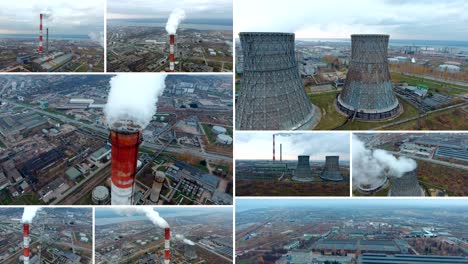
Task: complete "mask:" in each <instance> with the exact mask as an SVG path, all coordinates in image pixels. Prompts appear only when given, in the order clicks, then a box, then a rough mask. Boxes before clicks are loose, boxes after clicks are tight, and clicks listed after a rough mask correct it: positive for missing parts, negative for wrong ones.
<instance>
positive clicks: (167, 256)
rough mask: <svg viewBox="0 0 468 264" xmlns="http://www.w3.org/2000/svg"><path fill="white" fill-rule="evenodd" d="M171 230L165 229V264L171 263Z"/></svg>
mask: <svg viewBox="0 0 468 264" xmlns="http://www.w3.org/2000/svg"><path fill="white" fill-rule="evenodd" d="M170 241H171V229H170V228H169V227H166V228H164V264H169V262H170V261H171V245H170V243H171V242H170Z"/></svg>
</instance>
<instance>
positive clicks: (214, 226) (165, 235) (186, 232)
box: [95, 208, 233, 264]
mask: <svg viewBox="0 0 468 264" xmlns="http://www.w3.org/2000/svg"><path fill="white" fill-rule="evenodd" d="M149 210H153V209H149ZM156 211H157V212H158V213H159V214H158V215H156V214H155V213H154V211H153V212H149V213H148V212H147V211H146V212H144V215H146V217H143V216H142V212H141V211H138V210H136V211H135V212H132V211H125V209H119V208H117V209H114V208H113V209H97V210H96V220H97V222H96V255H95V256H96V259H95V261H96V263H161V264H162V263H169V261H170V263H232V262H233V245H232V236H233V233H232V209H231V208H197V209H190V208H177V209H164V208H158V209H156ZM130 214H131V215H130ZM150 220H151V221H153V223H154V221H156V220H157V222H158V223H159V224H165V225H164V227H161V226H155V224H153V223H152V222H151V221H150ZM166 221H167V222H166ZM165 240H166V243H165ZM165 250H170V255H169V256H167V255H165V254H164V251H165ZM168 257H169V258H170V259H169V258H168Z"/></svg>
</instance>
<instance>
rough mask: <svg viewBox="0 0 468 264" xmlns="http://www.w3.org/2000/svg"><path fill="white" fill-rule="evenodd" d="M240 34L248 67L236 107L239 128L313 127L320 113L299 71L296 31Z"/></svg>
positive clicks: (245, 62) (279, 128)
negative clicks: (291, 32) (295, 42)
mask: <svg viewBox="0 0 468 264" xmlns="http://www.w3.org/2000/svg"><path fill="white" fill-rule="evenodd" d="M239 35H240V40H241V45H242V51H243V58H244V64H243V66H244V67H243V75H242V79H241V88H240V92H239V99H238V103H237V108H236V127H237V129H240V130H296V129H310V128H312V127H313V126H314V123H315V122H316V119H318V117H317V115H318V114H317V111H316V109H315V106H313V105H312V103H311V102H310V100H309V98H308V96H307V94H306V92H305V90H304V85H303V82H302V80H301V77H300V75H299V69H298V66H297V61H296V55H295V51H294V45H295V44H294V34H290V33H251V32H243V33H240V34H239Z"/></svg>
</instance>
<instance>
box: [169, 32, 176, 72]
mask: <svg viewBox="0 0 468 264" xmlns="http://www.w3.org/2000/svg"><path fill="white" fill-rule="evenodd" d="M174 39H175V35H174V34H170V35H169V71H170V72H174V62H175V59H174V43H175V40H174Z"/></svg>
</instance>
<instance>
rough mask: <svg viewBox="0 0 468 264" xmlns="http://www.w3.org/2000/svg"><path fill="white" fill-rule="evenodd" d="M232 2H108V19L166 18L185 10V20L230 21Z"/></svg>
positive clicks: (170, 0) (174, 0)
mask: <svg viewBox="0 0 468 264" xmlns="http://www.w3.org/2000/svg"><path fill="white" fill-rule="evenodd" d="M232 1H233V0H132V1H128V0H110V1H107V18H108V19H129V18H132V19H137V18H167V17H168V16H169V14H170V13H171V11H172V10H173V9H174V8H182V9H184V10H185V13H186V18H187V19H193V18H217V19H219V18H223V19H232Z"/></svg>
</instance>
